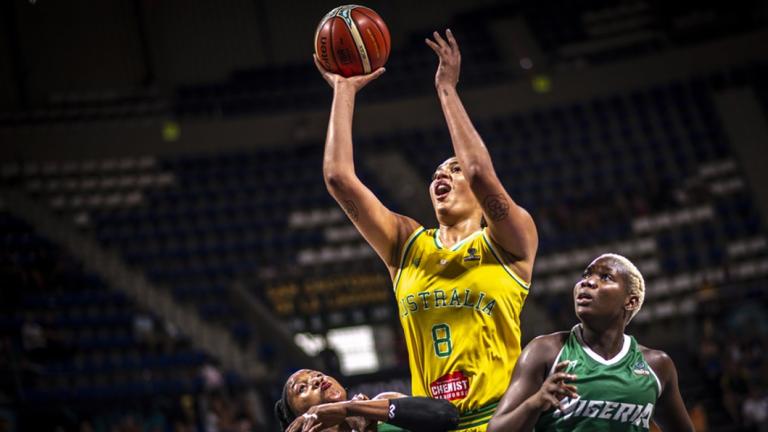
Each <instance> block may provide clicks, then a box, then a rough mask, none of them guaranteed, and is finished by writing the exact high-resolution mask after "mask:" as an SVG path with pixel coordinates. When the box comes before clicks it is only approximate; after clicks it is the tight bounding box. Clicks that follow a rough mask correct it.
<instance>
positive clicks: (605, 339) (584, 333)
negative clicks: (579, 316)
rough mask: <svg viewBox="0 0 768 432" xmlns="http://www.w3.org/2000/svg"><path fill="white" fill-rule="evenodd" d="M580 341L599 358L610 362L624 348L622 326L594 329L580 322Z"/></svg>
mask: <svg viewBox="0 0 768 432" xmlns="http://www.w3.org/2000/svg"><path fill="white" fill-rule="evenodd" d="M580 329H581V330H580V331H581V340H582V341H583V342H584V344H586V345H587V346H588V347H589V348H590V349H591V350H592V351H594V352H595V353H597V354H598V355H600V357H602V358H604V359H606V360H610V359H612V358H613V357H615V356H616V355H617V354H618V353H619V351H621V348H622V347H623V346H624V326H612V327H607V328H603V329H596V328H594V327H592V326H590V325H588V324H587V323H584V322H582V323H581V327H580Z"/></svg>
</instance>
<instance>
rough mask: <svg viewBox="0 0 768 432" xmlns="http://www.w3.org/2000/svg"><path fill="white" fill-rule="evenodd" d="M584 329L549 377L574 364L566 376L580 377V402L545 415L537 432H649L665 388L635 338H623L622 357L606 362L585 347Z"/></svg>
mask: <svg viewBox="0 0 768 432" xmlns="http://www.w3.org/2000/svg"><path fill="white" fill-rule="evenodd" d="M579 327H580V325H576V326H575V327H574V328H573V329H572V330H571V334H570V335H569V336H568V339H567V340H566V342H565V344H564V345H563V348H562V349H561V350H560V354H558V356H557V358H556V359H555V362H554V363H553V366H552V371H550V374H551V373H552V372H554V366H555V365H557V364H558V363H559V362H561V361H563V360H570V361H571V363H570V364H569V365H568V368H567V370H566V371H567V372H568V373H572V374H574V375H576V376H577V379H576V381H575V382H574V384H575V385H576V387H577V389H578V394H579V397H578V398H577V399H571V398H566V399H565V400H563V404H564V405H565V407H566V408H565V409H564V410H560V409H559V408H558V409H552V410H549V411H547V412H545V413H543V414H542V415H541V417H539V420H538V422H537V423H536V428H535V430H536V432H542V431H647V430H649V428H650V421H651V417H652V416H653V409H654V405H655V404H656V399H658V397H659V395H660V394H661V383H660V382H659V379H658V377H656V374H655V373H654V372H653V370H652V369H651V367H650V366H649V365H648V363H647V362H646V361H645V358H644V357H643V353H642V352H641V351H640V349H639V348H638V346H637V341H635V338H634V337H631V336H627V335H624V345H623V346H622V348H621V351H619V353H618V354H617V355H616V356H615V357H613V358H611V359H608V360H606V359H604V358H602V357H600V355H599V354H597V353H595V352H594V351H592V350H591V349H590V348H589V347H587V346H586V345H585V344H583V342H582V341H581V338H580V337H579V335H578V334H577V332H579Z"/></svg>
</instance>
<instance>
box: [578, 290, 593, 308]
mask: <svg viewBox="0 0 768 432" xmlns="http://www.w3.org/2000/svg"><path fill="white" fill-rule="evenodd" d="M591 302H592V296H591V295H589V294H587V293H585V292H582V293H579V294H578V295H577V296H576V304H577V305H586V304H589V303H591Z"/></svg>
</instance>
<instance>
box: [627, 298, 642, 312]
mask: <svg viewBox="0 0 768 432" xmlns="http://www.w3.org/2000/svg"><path fill="white" fill-rule="evenodd" d="M639 307H640V297H638V296H636V295H634V294H630V295H629V296H628V297H627V300H626V301H625V302H624V309H625V310H628V311H634V310H636V309H637V308H639Z"/></svg>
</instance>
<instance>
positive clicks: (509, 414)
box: [487, 333, 576, 432]
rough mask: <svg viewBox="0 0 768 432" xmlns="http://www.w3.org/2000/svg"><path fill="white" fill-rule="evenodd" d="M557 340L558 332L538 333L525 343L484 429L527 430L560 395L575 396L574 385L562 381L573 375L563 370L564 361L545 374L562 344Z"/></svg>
mask: <svg viewBox="0 0 768 432" xmlns="http://www.w3.org/2000/svg"><path fill="white" fill-rule="evenodd" d="M561 340H562V335H561V334H560V333H555V334H553V335H547V336H541V337H538V338H536V339H534V340H533V341H531V343H529V344H528V346H526V347H525V349H524V350H523V352H522V354H520V358H519V359H518V361H517V365H516V366H515V371H514V372H513V374H512V382H511V383H510V385H509V388H508V389H507V392H506V393H505V394H504V397H503V398H502V399H501V402H499V407H498V409H497V410H496V413H495V414H494V415H493V418H492V419H491V421H490V423H488V431H487V432H502V431H531V430H533V427H534V426H535V425H536V421H538V419H539V416H540V415H541V414H542V413H543V412H545V411H546V410H548V409H550V408H552V407H553V406H557V405H558V404H559V403H560V402H559V401H560V399H562V398H563V397H564V396H571V397H576V388H575V387H574V386H573V385H570V384H567V383H566V381H567V380H573V379H575V377H574V376H573V375H569V374H567V373H566V372H565V369H566V367H567V366H568V362H567V361H565V362H560V363H559V364H558V365H557V366H556V367H555V372H554V373H553V374H552V375H550V376H547V374H548V373H549V368H550V363H551V362H552V361H554V358H555V357H556V356H557V352H558V351H559V350H560V347H562V342H559V341H561Z"/></svg>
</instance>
